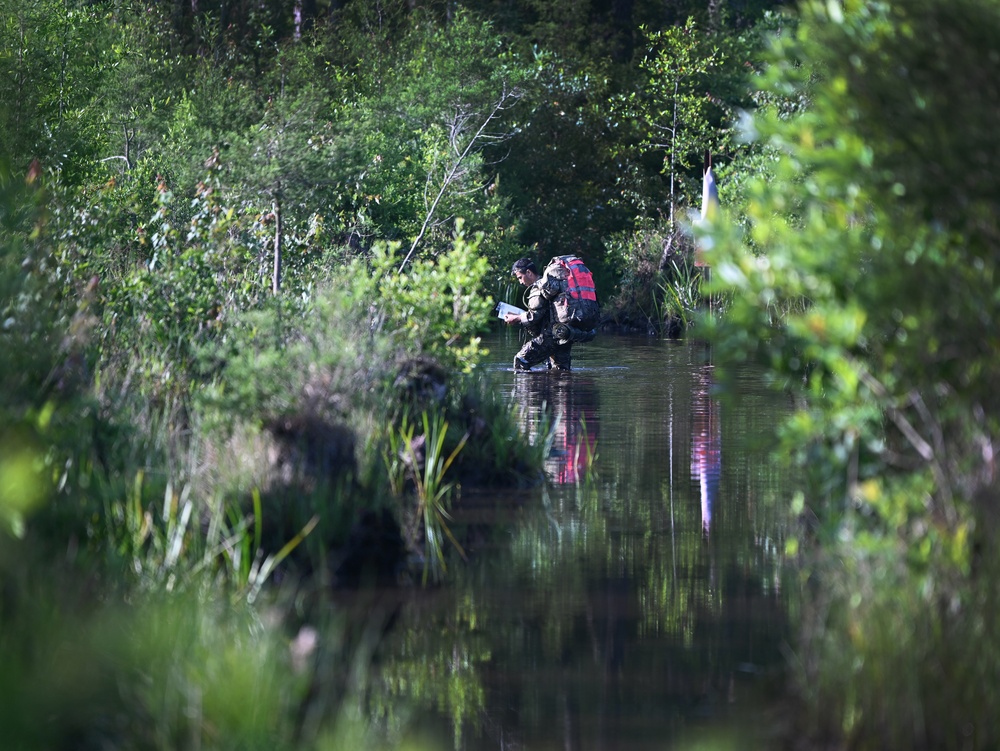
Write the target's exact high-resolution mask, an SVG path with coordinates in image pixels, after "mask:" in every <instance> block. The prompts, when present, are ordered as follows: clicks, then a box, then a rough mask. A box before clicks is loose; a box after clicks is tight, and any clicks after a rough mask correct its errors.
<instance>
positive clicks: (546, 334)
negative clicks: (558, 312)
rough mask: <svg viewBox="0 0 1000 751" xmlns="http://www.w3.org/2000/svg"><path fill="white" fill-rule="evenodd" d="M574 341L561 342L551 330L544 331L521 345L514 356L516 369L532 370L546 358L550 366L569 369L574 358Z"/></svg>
mask: <svg viewBox="0 0 1000 751" xmlns="http://www.w3.org/2000/svg"><path fill="white" fill-rule="evenodd" d="M572 350H573V344H572V342H567V343H565V344H560V343H559V342H558V341H556V339H555V337H554V336H552V332H551V331H543V332H542V333H541V334H539V335H538V336H536V337H534V338H533V339H529V340H528V342H527V343H526V344H525V345H524V346H523V347H521V350H520V351H519V352H518V353H517V355H515V357H514V370H530V368H531V366H532V365H537V364H538V363H540V362H543V361H544V360H546V359H547V360H548V361H549V367H550V368H554V369H556V370H569V369H570V361H571V360H572Z"/></svg>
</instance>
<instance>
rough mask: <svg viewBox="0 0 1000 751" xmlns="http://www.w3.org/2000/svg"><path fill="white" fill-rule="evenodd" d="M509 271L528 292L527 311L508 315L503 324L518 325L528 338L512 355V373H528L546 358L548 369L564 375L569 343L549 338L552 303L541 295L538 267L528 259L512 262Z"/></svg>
mask: <svg viewBox="0 0 1000 751" xmlns="http://www.w3.org/2000/svg"><path fill="white" fill-rule="evenodd" d="M511 271H513V273H514V276H515V277H517V281H519V282H520V283H521V284H523V285H524V286H525V287H527V288H528V289H527V291H526V292H525V295H526V297H527V304H528V310H527V312H525V313H523V314H521V315H518V314H516V313H508V314H507V315H505V316H504V321H506V322H507V323H508V324H511V323H520V324H522V325H523V326H524V328H525V330H527V332H528V335H529V336H531V339H529V340H528V342H527V344H525V345H524V346H523V347H521V351H520V352H518V353H517V355H515V357H514V370H520V371H524V370H531V366H532V365H537V364H538V363H540V362H542V361H543V360H545V359H546V358H548V361H549V368H552V369H555V370H563V371H568V370H569V369H570V360H571V359H572V358H571V352H572V349H573V343H572V342H565V343H562V344H560V343H559V341H558V340H557V339H556V337H555V336H553V334H552V325H553V324H554V323H556V316H555V311H554V310H553V309H552V303H551V302H550V301H549V300H547V299H546V298H545V296H544V295H543V294H542V277H541V276H540V275H539V274H538V267H536V266H535V264H534V262H533V261H532V260H531V259H530V258H521V259H520V260H517V261H515V262H514V266H513V267H512V269H511Z"/></svg>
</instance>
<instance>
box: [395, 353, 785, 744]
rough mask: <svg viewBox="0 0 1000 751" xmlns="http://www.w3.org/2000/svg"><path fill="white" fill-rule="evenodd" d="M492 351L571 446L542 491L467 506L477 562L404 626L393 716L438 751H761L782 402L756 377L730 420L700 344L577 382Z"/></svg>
mask: <svg viewBox="0 0 1000 751" xmlns="http://www.w3.org/2000/svg"><path fill="white" fill-rule="evenodd" d="M488 345H489V346H490V348H491V350H492V355H491V357H490V362H489V363H488V364H487V369H488V370H489V372H490V374H491V378H492V379H493V380H494V382H495V384H496V388H497V389H499V390H501V391H502V392H503V393H504V394H509V395H510V396H511V398H512V399H513V400H514V402H515V403H516V404H517V405H519V408H520V409H521V410H522V411H521V419H522V422H523V424H524V427H525V429H526V432H527V434H528V435H529V436H530V437H531V438H532V440H543V439H544V438H545V436H547V435H550V434H551V435H552V436H553V441H552V445H551V448H550V449H549V452H548V457H549V458H548V460H547V461H546V464H545V473H546V482H545V483H544V484H543V485H542V486H541V487H538V488H535V489H531V490H527V491H511V492H507V493H504V494H473V493H469V492H464V493H463V494H462V497H461V500H460V502H459V504H458V508H457V509H456V516H455V519H454V529H455V531H456V533H457V534H459V535H460V536H461V537H462V539H465V540H467V541H469V547H470V551H469V552H470V560H469V562H468V563H462V564H460V565H457V566H452V567H451V569H450V571H449V577H450V578H449V581H448V583H447V584H446V585H445V586H444V587H442V588H440V589H438V590H437V591H435V592H434V593H432V594H431V595H429V596H423V597H419V598H414V600H413V601H412V602H410V603H408V604H407V606H406V607H405V608H404V609H403V611H402V613H401V615H400V618H399V621H398V622H397V624H396V626H395V628H394V629H393V633H392V636H391V637H390V639H389V643H388V644H386V645H385V647H386V650H385V657H384V660H383V665H382V667H383V671H384V680H385V681H386V685H387V686H389V687H390V694H389V696H387V697H386V701H387V707H388V706H390V705H393V706H395V705H399V706H407V705H408V706H410V707H413V708H415V709H414V711H413V713H412V714H411V715H410V717H409V719H408V723H409V726H410V727H418V728H423V729H424V730H425V731H426V733H428V735H427V736H426V737H425V743H429V745H430V747H432V748H455V749H518V748H523V749H556V748H559V749H564V750H565V749H654V748H655V749H671V748H684V749H686V748H727V749H728V748H748V749H750V748H765V747H766V745H765V744H764V741H762V740H761V738H762V736H763V735H764V734H765V733H766V730H767V728H766V724H767V720H766V717H767V715H766V714H765V713H764V712H763V711H762V710H764V709H765V708H766V705H767V700H768V697H769V691H770V690H771V689H772V688H773V686H774V684H775V683H776V682H779V681H780V674H781V667H782V664H783V658H782V651H781V650H782V645H783V643H784V640H785V639H786V637H787V634H788V633H789V625H788V612H789V607H790V603H788V602H787V601H786V598H785V596H784V594H783V590H782V586H781V583H782V575H783V573H782V572H783V560H782V559H783V551H784V533H785V514H784V508H785V506H786V496H785V494H784V493H783V481H784V478H783V475H782V473H781V472H780V471H779V470H777V469H776V468H775V467H774V466H773V465H772V464H771V463H770V462H769V461H768V459H767V455H766V453H765V451H764V450H763V448H762V447H761V445H760V439H761V438H762V437H763V436H765V435H766V431H767V429H768V428H769V427H771V426H773V425H774V423H775V421H776V419H777V417H778V416H779V415H780V414H781V413H782V411H783V410H784V409H785V406H784V404H783V403H782V401H781V400H780V398H778V397H777V396H775V395H773V394H770V393H768V392H767V391H765V389H764V388H763V387H762V386H761V385H760V384H759V383H758V381H757V379H756V378H755V377H754V375H753V374H752V373H749V372H747V373H740V374H739V375H738V377H737V379H736V388H735V390H734V391H733V393H731V394H729V395H727V397H726V398H725V399H723V398H721V397H720V395H719V394H718V393H717V390H716V380H717V378H716V368H717V364H714V363H712V360H711V355H710V352H709V351H708V350H707V348H706V347H705V346H704V345H700V344H698V343H691V342H672V341H659V340H654V339H647V338H632V337H619V336H601V337H599V338H598V339H597V340H596V341H594V342H592V343H589V344H586V345H581V346H577V347H576V352H575V353H574V371H573V372H572V373H571V374H570V375H568V376H559V375H555V374H548V373H544V372H543V373H533V374H530V375H523V374H517V375H515V374H514V373H513V372H512V371H510V370H509V369H508V368H509V363H510V361H511V360H512V357H513V353H514V351H515V350H516V349H517V347H518V342H517V340H516V337H514V336H511V335H509V334H506V333H504V334H499V335H496V336H494V337H493V338H492V339H490V340H489V341H488ZM553 427H554V430H552V428H553ZM397 703H398V704H397ZM386 711H387V714H388V715H391V712H390V711H389V710H386ZM427 738H429V739H430V740H429V742H428V741H427ZM423 747H426V745H425V746H423Z"/></svg>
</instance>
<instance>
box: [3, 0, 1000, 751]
mask: <svg viewBox="0 0 1000 751" xmlns="http://www.w3.org/2000/svg"><path fill="white" fill-rule="evenodd" d="M0 3H2V5H3V13H2V15H0V18H2V21H3V24H2V26H0V101H2V104H3V106H2V107H0V123H2V125H0V132H2V133H3V139H2V143H0V191H2V193H0V321H2V327H0V348H2V352H3V357H2V358H0V623H2V627H0V632H2V636H0V661H2V662H3V664H4V666H5V669H4V671H3V675H2V677H0V735H2V737H4V738H6V739H12V740H11V742H12V743H13V746H12V748H17V749H36V748H38V749H41V748H110V749H118V748H182V747H184V748H187V747H191V748H230V747H231V748H241V749H246V748H258V747H259V748H267V749H283V748H288V749H292V748H296V749H298V748H317V749H319V748H344V747H347V745H348V744H350V745H351V747H369V748H370V747H386V748H391V747H394V743H395V739H398V737H399V736H398V733H397V734H394V732H390V731H388V730H386V728H385V727H384V725H380V724H379V723H376V722H369V721H368V720H369V719H370V718H366V716H365V713H364V711H360V710H358V709H357V708H358V707H359V706H360V707H364V706H370V704H371V703H372V702H369V703H367V704H366V700H367V699H370V697H371V694H372V693H377V691H378V687H377V685H371V686H366V685H360V684H357V683H356V684H353V685H351V686H342V685H336V686H332V685H325V684H324V685H317V683H316V682H315V681H313V682H312V683H310V680H309V675H310V673H309V669H308V668H303V667H302V666H301V665H298V664H296V661H295V660H294V659H290V658H289V656H288V649H287V644H288V641H289V634H290V633H291V634H294V629H295V626H296V623H297V620H298V619H301V618H302V612H301V611H302V604H301V597H297V596H296V595H295V594H294V593H292V592H291V591H292V590H293V589H294V583H295V582H297V581H302V580H305V579H309V580H313V581H316V580H318V581H322V582H325V583H329V584H335V585H338V586H347V585H350V584H351V583H353V584H355V585H356V584H358V582H359V581H361V580H366V577H374V578H380V577H383V576H390V575H395V573H396V570H395V569H393V570H392V571H383V570H378V569H377V570H368V569H366V570H363V571H358V570H353V569H351V568H350V567H349V566H345V565H344V562H343V561H342V560H341V561H339V563H334V562H333V560H332V557H331V551H335V550H342V549H343V547H344V546H345V545H346V544H348V543H349V537H350V534H351V530H352V525H354V526H353V528H356V523H357V520H358V519H365V520H369V521H370V523H371V524H375V525H383V526H384V527H385V528H391V529H393V530H398V532H399V535H400V540H399V548H400V551H403V553H405V551H409V552H413V551H419V552H420V555H421V556H422V560H423V566H422V570H421V571H418V572H417V575H416V578H415V579H414V581H413V582H412V584H413V586H420V585H421V584H427V583H429V582H433V581H439V580H441V579H442V578H445V577H446V576H447V572H446V570H445V561H446V559H447V557H448V553H449V550H450V549H451V548H452V546H453V543H454V541H453V540H452V539H450V537H449V531H448V527H447V523H446V520H447V516H446V512H447V506H448V503H449V499H450V497H451V496H450V490H451V489H452V487H453V486H454V484H455V483H456V482H462V483H469V484H480V485H490V484H492V485H510V486H517V485H524V484H530V483H531V482H534V481H535V478H536V477H537V474H538V469H539V467H540V466H541V462H542V456H541V455H540V450H541V449H540V448H539V447H538V446H533V445H531V444H529V443H528V442H525V441H522V440H519V432H518V431H519V428H518V424H517V420H516V419H515V417H514V415H513V414H512V413H511V409H510V405H508V404H505V403H503V402H502V400H499V399H498V398H497V397H496V396H495V394H493V393H492V392H491V391H490V390H489V389H488V388H486V387H485V386H484V383H483V381H482V378H481V374H479V373H478V371H477V364H478V363H479V362H480V358H481V356H482V350H481V340H480V338H479V335H480V334H481V333H482V332H483V331H484V330H485V329H486V327H487V326H488V324H489V319H490V314H491V310H492V307H493V303H494V300H495V299H503V298H505V297H509V296H510V293H511V290H512V288H513V285H512V280H511V279H510V274H509V269H510V265H511V262H512V261H514V260H515V259H517V258H519V257H522V256H525V255H528V256H531V257H533V258H535V259H536V260H537V261H544V260H547V259H548V258H549V257H551V256H553V255H557V254H562V253H571V252H572V253H579V254H580V255H582V256H583V257H584V258H585V259H586V260H587V262H588V263H589V264H590V265H591V267H592V268H593V270H594V272H595V278H596V280H597V286H598V291H599V293H600V296H601V298H602V302H603V305H604V328H605V330H606V331H608V332H612V331H615V330H628V331H640V332H642V333H644V334H648V335H650V336H678V335H686V334H689V333H690V332H696V333H697V335H698V336H704V337H706V338H707V339H708V340H710V341H711V342H712V344H713V347H714V348H715V352H716V356H717V358H718V361H719V362H726V361H753V362H756V363H758V364H759V366H760V367H761V368H762V369H763V371H764V372H765V374H766V375H767V377H768V378H769V379H770V380H771V381H772V382H773V383H774V385H775V387H776V388H778V389H781V390H782V391H784V392H787V393H789V394H790V395H792V397H793V398H794V400H795V404H796V409H795V411H794V414H793V416H792V417H791V419H790V420H789V421H788V422H787V423H785V424H784V425H782V426H781V427H780V429H779V434H780V435H779V437H780V439H781V441H782V442H783V443H782V450H781V451H780V452H779V454H780V455H781V456H782V457H784V459H785V460H786V461H790V462H791V463H793V464H795V465H796V466H798V467H799V468H800V469H801V470H802V472H801V476H802V480H801V483H800V486H799V487H798V488H796V490H795V492H794V494H793V496H792V497H790V498H789V501H788V503H789V507H790V508H791V509H792V510H793V511H794V512H795V514H796V515H797V516H798V517H800V521H801V527H800V531H799V534H798V535H797V536H796V539H795V540H794V541H793V542H792V543H790V544H789V546H788V550H787V551H786V552H787V555H788V557H789V559H790V560H794V561H795V562H796V564H797V565H798V567H799V570H800V571H802V572H803V573H802V575H801V579H800V584H801V589H802V606H801V613H800V615H801V623H800V626H801V634H800V638H799V641H798V643H796V644H795V645H794V648H793V649H794V652H795V659H793V660H790V668H789V674H790V676H789V681H788V683H789V688H788V694H789V698H788V702H789V706H791V707H794V709H793V710H791V711H792V712H793V714H794V716H795V718H796V719H795V721H794V722H792V723H790V724H791V725H792V726H793V727H792V730H791V731H790V732H789V736H790V737H789V739H788V745H789V747H793V746H794V747H809V746H810V745H815V747H824V748H827V747H835V748H956V749H958V748H963V749H965V748H977V749H978V748H983V749H985V748H992V747H995V746H996V744H997V743H998V741H1000V725H998V723H997V721H996V719H995V717H994V713H993V707H994V706H995V705H996V701H997V691H998V689H1000V686H998V684H997V681H996V675H998V674H1000V631H998V627H997V623H998V620H997V612H998V603H997V591H996V588H995V586H992V582H993V579H992V577H993V575H994V574H995V572H996V570H997V567H998V563H1000V559H998V556H997V555H996V553H995V549H994V546H992V544H991V543H992V542H993V537H994V534H995V532H996V530H997V528H998V521H997V519H998V517H997V510H996V503H997V494H996V477H995V449H994V444H995V440H994V438H993V436H994V435H1000V423H998V415H1000V409H998V407H997V406H994V405H993V397H994V396H995V395H996V389H995V387H994V383H995V382H996V377H997V375H998V374H997V373H996V370H997V367H998V363H1000V359H998V357H997V353H998V351H1000V346H998V343H997V341H996V334H995V333H994V332H995V329H994V328H993V326H992V324H993V321H994V320H995V319H996V318H997V313H995V312H994V311H995V310H996V308H997V305H998V296H997V293H996V282H995V279H994V275H995V273H996V268H997V262H998V259H1000V239H998V238H1000V232H998V227H997V217H998V216H1000V210H998V207H997V205H996V204H997V200H998V199H997V196H1000V190H997V189H996V188H995V186H994V187H991V186H992V185H993V183H994V182H995V181H996V180H997V177H996V175H998V174H1000V170H998V169H997V167H998V164H997V162H998V154H997V149H996V147H995V143H994V141H995V139H994V137H993V133H994V130H995V123H996V122H997V117H996V113H995V110H996V108H997V106H998V105H997V103H998V102H1000V96H998V92H997V86H998V85H1000V84H998V83H997V82H998V81H1000V75H998V74H1000V57H998V55H997V54H996V49H997V43H998V42H1000V4H998V3H997V2H996V0H987V1H985V2H984V1H983V0H951V1H950V2H948V3H945V2H943V0H904V1H903V2H899V3H893V4H892V7H890V6H889V5H888V4H884V3H878V2H861V1H858V2H855V1H853V0H851V1H849V2H843V3H839V2H824V3H818V2H803V3H801V4H800V6H799V7H798V8H794V9H789V8H786V7H783V4H781V5H779V3H776V2H768V1H767V0H759V1H758V0H745V1H742V2H741V1H740V0H729V1H727V0H706V2H686V0H677V1H674V2H662V1H661V2H652V1H647V0H610V2H603V1H599V0H594V1H593V2H569V1H567V0H545V1H543V0H524V1H523V2H519V1H517V0H483V1H482V2H471V1H470V2H452V1H450V0H447V1H441V2H437V1H431V2H417V1H416V0H407V1H406V2H403V0H385V1H384V2H383V1H381V0H346V1H344V2H338V1H337V0H330V1H329V2H316V0H297V2H295V3H294V4H289V3H278V2H270V1H265V2H256V3H248V2H243V1H234V2H228V1H227V0H223V2H220V3H214V4H208V3H201V2H198V0H192V1H191V2H184V3H181V2H169V3H167V2H163V3H152V2H151V3H148V4H145V5H143V4H136V3H129V2H119V1H117V0H108V1H107V2H101V1H96V2H84V1H82V0H61V1H60V2H55V1H54V0H33V1H32V2H27V3H25V2H13V1H12V0H0ZM706 154H708V155H710V156H711V163H712V167H713V171H714V174H715V176H716V178H717V180H718V184H719V186H720V198H721V207H722V210H721V211H720V212H719V213H718V215H717V216H715V217H714V218H712V219H711V220H710V221H707V222H700V221H695V216H696V213H697V209H698V208H699V206H700V204H701V191H702V176H703V169H704V165H705V157H706ZM696 246H697V247H699V248H700V249H701V252H702V256H701V258H703V259H704V261H705V262H706V263H707V264H708V265H709V267H710V268H711V278H710V285H708V286H706V285H707V281H708V280H707V279H706V277H705V275H704V274H703V273H702V272H701V271H700V267H697V266H695V263H694V257H693V250H694V248H695V247H696ZM706 293H710V294H712V295H713V296H714V298H715V299H716V300H717V301H718V303H719V304H718V305H716V306H713V310H712V313H711V314H710V315H706V314H704V312H703V311H702V306H701V305H700V302H701V300H702V297H703V295H704V294H706ZM380 528H381V527H380ZM403 553H401V554H403ZM265 603H266V606H265ZM274 613H278V614H279V615H277V616H275V615H274ZM348 641H349V640H347V639H345V643H347V642H348ZM293 657H294V655H293ZM323 659H324V660H327V661H331V662H334V663H338V664H342V665H343V666H344V668H343V670H342V671H341V672H342V673H344V674H346V673H349V672H350V668H349V667H348V666H354V665H356V663H357V662H358V660H359V659H360V658H359V656H358V655H357V654H354V653H351V652H350V651H349V650H348V649H347V648H346V647H345V650H344V653H342V654H324V655H323ZM324 667H326V668H327V669H328V668H329V667H330V666H329V665H326V666H324ZM318 672H319V670H318V668H317V669H316V674H318ZM942 686H946V687H948V688H947V690H941V687H942ZM193 697H197V701H196V700H195V698H193ZM373 703H375V704H377V703H378V702H377V701H375V702H373ZM193 707H197V711H194V710H193ZM248 707H249V708H252V711H247V708H248ZM317 718H322V719H317Z"/></svg>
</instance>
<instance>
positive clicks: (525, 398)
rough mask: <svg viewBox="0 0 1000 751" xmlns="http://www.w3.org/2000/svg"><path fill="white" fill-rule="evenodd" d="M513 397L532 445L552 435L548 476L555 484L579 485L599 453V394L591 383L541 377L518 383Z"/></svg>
mask: <svg viewBox="0 0 1000 751" xmlns="http://www.w3.org/2000/svg"><path fill="white" fill-rule="evenodd" d="M513 396H514V399H515V401H516V403H518V404H520V405H521V407H522V412H521V420H522V424H523V427H524V428H525V432H526V433H527V435H528V437H529V439H530V440H531V442H532V443H536V442H538V441H544V440H546V438H547V437H548V436H549V435H550V433H549V431H551V439H552V443H551V448H550V449H549V453H548V456H547V458H546V459H545V474H546V475H547V476H548V478H549V479H550V480H551V481H552V482H555V483H577V482H580V481H581V480H582V479H583V478H584V477H585V476H586V473H587V472H588V471H589V470H590V465H591V462H592V461H593V458H594V456H595V455H596V450H597V430H598V410H597V390H596V388H595V387H594V384H593V382H592V381H589V380H588V379H586V378H583V377H581V376H580V375H578V374H574V375H572V376H566V375H556V374H554V373H545V372H542V373H538V374H532V375H530V376H522V377H519V378H517V379H516V380H515V383H514V390H513Z"/></svg>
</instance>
